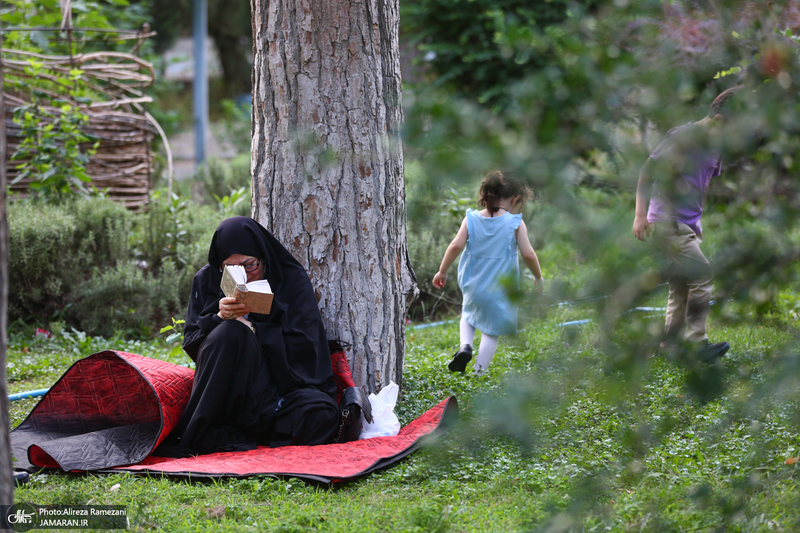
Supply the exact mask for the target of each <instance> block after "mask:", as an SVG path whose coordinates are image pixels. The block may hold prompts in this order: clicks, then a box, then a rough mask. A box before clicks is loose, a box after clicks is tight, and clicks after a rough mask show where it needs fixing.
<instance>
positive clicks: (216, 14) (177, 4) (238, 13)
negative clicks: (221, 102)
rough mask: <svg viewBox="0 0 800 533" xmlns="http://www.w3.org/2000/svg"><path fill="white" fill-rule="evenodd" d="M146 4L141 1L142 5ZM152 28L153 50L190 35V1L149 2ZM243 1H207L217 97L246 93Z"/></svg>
mask: <svg viewBox="0 0 800 533" xmlns="http://www.w3.org/2000/svg"><path fill="white" fill-rule="evenodd" d="M145 3H146V2H141V4H145ZM149 4H150V7H149V10H150V13H151V17H152V29H154V30H155V31H157V32H158V35H157V36H156V38H155V43H156V50H158V51H163V50H165V49H166V48H168V47H169V46H171V45H172V43H173V42H174V41H175V39H176V38H177V37H180V36H182V35H186V36H188V35H191V31H192V0H150V2H149ZM250 22H251V20H250V5H249V3H248V1H247V0H209V2H208V35H209V36H210V37H212V38H213V39H214V42H215V43H216V45H217V49H218V50H219V57H220V63H221V65H222V72H223V74H224V77H223V86H222V87H221V94H222V95H224V96H227V97H235V96H239V95H241V94H245V93H249V92H250V75H251V73H252V66H253V59H252V57H251V51H252V49H253V32H252V29H251V24H250Z"/></svg>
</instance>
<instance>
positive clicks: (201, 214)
mask: <svg viewBox="0 0 800 533" xmlns="http://www.w3.org/2000/svg"><path fill="white" fill-rule="evenodd" d="M8 218H9V229H10V232H9V287H10V294H9V304H10V305H9V318H10V319H11V320H12V321H14V320H22V321H23V322H29V323H30V322H35V323H37V324H41V325H44V326H46V327H49V326H50V322H51V321H59V322H60V321H63V324H64V326H66V327H74V328H76V329H78V330H80V331H83V332H86V333H89V334H91V335H112V334H116V333H124V334H126V335H131V336H149V335H152V334H155V333H157V332H158V330H159V328H160V327H161V326H163V325H164V324H166V323H168V322H169V318H170V317H172V316H182V315H183V313H184V312H185V306H186V303H187V301H188V297H189V290H190V288H191V282H192V278H193V276H194V274H195V273H196V272H197V270H198V269H199V268H200V267H202V266H203V265H204V264H205V263H206V260H207V253H208V244H209V242H210V241H211V235H212V234H213V232H214V230H215V228H216V227H217V225H218V224H219V221H220V218H221V217H220V214H219V212H217V211H216V210H215V209H214V208H212V207H209V206H198V205H196V204H194V203H193V202H190V201H188V200H184V199H181V198H172V199H171V200H169V201H166V199H165V198H164V197H163V196H162V195H160V194H154V197H153V201H152V202H151V204H150V206H149V209H148V211H146V212H142V213H131V212H129V211H128V210H126V209H125V208H124V207H123V206H121V205H119V204H117V203H114V202H113V201H111V200H108V199H103V198H77V199H73V200H71V201H69V202H67V203H64V204H59V205H53V204H48V203H45V202H43V201H36V200H18V201H14V202H12V203H10V204H9V210H8Z"/></svg>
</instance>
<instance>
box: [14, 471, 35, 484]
mask: <svg viewBox="0 0 800 533" xmlns="http://www.w3.org/2000/svg"><path fill="white" fill-rule="evenodd" d="M30 479H31V476H30V474H28V473H27V472H25V471H24V470H15V471H14V484H15V485H16V486H17V487H21V486H22V485H24V484H25V483H27V482H28V481H30Z"/></svg>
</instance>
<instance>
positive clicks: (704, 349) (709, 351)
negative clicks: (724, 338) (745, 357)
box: [697, 340, 731, 363]
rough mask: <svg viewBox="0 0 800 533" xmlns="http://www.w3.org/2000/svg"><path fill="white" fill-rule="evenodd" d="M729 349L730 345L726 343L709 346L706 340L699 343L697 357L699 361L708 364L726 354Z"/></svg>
mask: <svg viewBox="0 0 800 533" xmlns="http://www.w3.org/2000/svg"><path fill="white" fill-rule="evenodd" d="M730 349H731V345H730V344H728V343H727V342H715V343H714V344H711V343H710V342H708V341H707V340H706V341H703V342H701V343H700V349H699V350H698V351H697V356H698V357H699V358H700V360H701V361H703V362H706V363H710V362H713V361H714V360H716V359H719V358H720V357H722V356H723V355H725V354H726V353H728V350H730Z"/></svg>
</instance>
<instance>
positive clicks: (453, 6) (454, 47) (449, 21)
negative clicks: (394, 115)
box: [400, 0, 601, 106]
mask: <svg viewBox="0 0 800 533" xmlns="http://www.w3.org/2000/svg"><path fill="white" fill-rule="evenodd" d="M600 3H601V2H600V1H598V0H581V1H570V0H549V1H547V2H530V1H525V0H455V1H453V0H413V1H409V2H400V23H401V24H402V29H403V33H404V37H405V38H407V39H408V40H409V41H410V44H411V45H412V46H414V47H416V49H417V50H418V51H419V52H420V54H421V58H419V60H418V61H417V65H418V66H419V67H420V68H422V69H423V70H430V73H429V78H430V80H428V81H427V82H426V84H427V83H431V84H432V85H433V86H434V87H437V88H446V89H450V90H452V91H453V92H454V93H456V94H459V95H462V96H466V97H470V98H474V99H476V100H478V101H479V102H481V103H489V104H495V105H500V106H504V105H508V104H509V103H510V99H511V95H510V94H509V90H510V88H511V85H513V84H514V83H516V82H518V81H520V80H521V79H523V78H524V77H525V76H527V75H529V74H532V73H533V72H535V71H536V70H538V69H541V68H542V67H544V66H546V65H547V64H548V63H549V61H550V58H549V57H548V56H547V55H546V54H539V53H538V50H536V49H535V48H534V47H533V46H530V44H529V43H531V42H534V41H536V40H537V39H541V38H546V37H545V36H546V35H547V33H548V31H549V28H551V27H555V26H556V25H557V24H559V23H561V22H563V21H564V20H565V19H567V18H570V17H580V16H581V14H582V13H581V11H582V10H586V11H591V10H592V9H593V8H594V7H595V6H597V5H598V4H600Z"/></svg>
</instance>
